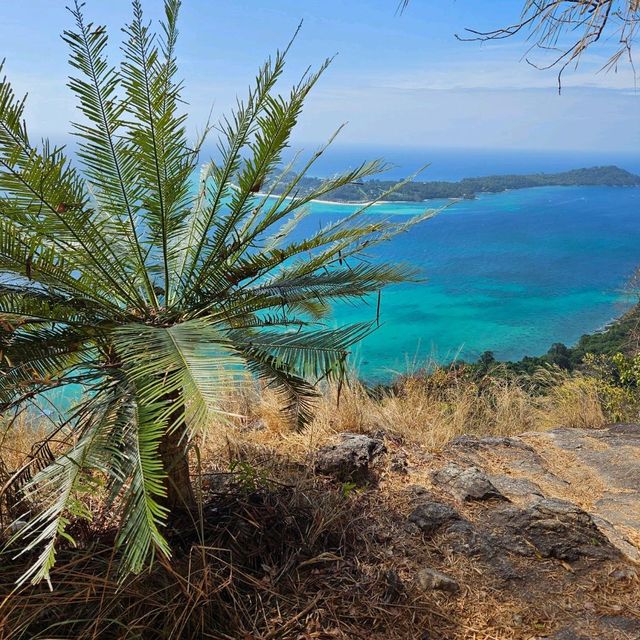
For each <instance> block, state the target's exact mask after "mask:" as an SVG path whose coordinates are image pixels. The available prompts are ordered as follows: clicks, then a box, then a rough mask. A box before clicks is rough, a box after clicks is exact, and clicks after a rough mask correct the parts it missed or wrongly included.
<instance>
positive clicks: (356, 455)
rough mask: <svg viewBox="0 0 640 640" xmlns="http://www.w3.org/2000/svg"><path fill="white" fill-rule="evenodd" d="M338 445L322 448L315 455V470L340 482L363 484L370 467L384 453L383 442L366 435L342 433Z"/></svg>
mask: <svg viewBox="0 0 640 640" xmlns="http://www.w3.org/2000/svg"><path fill="white" fill-rule="evenodd" d="M340 437H341V441H340V442H339V443H338V444H333V445H329V446H326V447H322V448H321V449H319V450H318V452H317V454H316V462H315V470H316V472H317V473H320V474H323V475H329V476H333V477H335V478H337V479H338V480H340V481H342V482H348V481H353V482H364V481H366V480H367V478H368V476H369V470H370V465H371V464H372V463H373V462H374V461H375V460H376V459H377V458H378V457H380V456H381V455H382V454H383V453H385V452H386V447H385V446H384V442H383V441H382V440H380V439H377V438H371V437H369V436H366V435H360V434H354V433H343V434H341V436H340Z"/></svg>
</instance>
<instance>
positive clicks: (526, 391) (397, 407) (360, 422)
mask: <svg viewBox="0 0 640 640" xmlns="http://www.w3.org/2000/svg"><path fill="white" fill-rule="evenodd" d="M545 375H546V379H545V380H543V381H540V380H539V381H537V383H536V386H535V387H534V386H533V385H532V383H531V381H520V380H513V379H507V378H502V377H498V376H492V375H488V376H485V377H483V378H480V379H474V378H472V377H470V376H468V375H467V374H466V373H465V372H464V370H462V371H461V370H459V369H453V368H452V369H436V370H435V371H434V372H433V373H431V374H429V375H416V376H408V377H405V378H402V379H400V380H399V381H398V382H397V383H396V384H395V385H394V386H393V387H392V388H390V389H386V390H383V391H377V392H376V393H375V394H373V393H371V392H370V391H368V390H367V389H366V388H365V386H363V385H362V384H361V383H359V382H357V381H355V382H351V383H350V384H349V385H344V386H343V387H342V388H341V389H340V393H339V394H338V389H337V387H336V386H335V385H328V386H325V388H324V389H323V393H322V396H321V397H320V398H319V400H318V405H317V410H316V417H315V420H314V421H313V423H312V424H311V426H310V427H309V428H308V429H307V430H305V431H304V432H302V433H297V432H295V431H294V430H292V429H291V427H290V425H288V424H287V423H286V422H284V421H283V420H282V416H281V414H280V411H279V400H278V398H277V397H276V396H275V395H274V394H273V393H272V392H270V391H269V390H268V389H262V390H261V389H258V388H256V387H255V386H254V385H250V384H247V385H246V387H245V388H244V389H241V390H239V391H238V392H237V394H236V395H235V396H234V397H232V398H230V399H229V401H228V403H227V407H226V408H227V409H228V410H229V411H230V412H232V413H237V414H241V415H244V418H242V419H239V420H237V421H236V428H235V429H231V430H229V428H228V425H222V424H220V425H214V426H213V427H212V430H211V432H210V433H209V434H208V435H207V437H206V440H205V442H204V443H203V447H204V454H203V457H204V458H212V457H215V456H216V455H218V454H219V451H220V449H221V447H229V446H241V445H242V444H243V443H244V444H247V443H250V444H251V445H253V446H262V447H267V448H274V449H275V450H277V451H278V452H280V453H281V454H284V455H287V456H289V457H291V458H293V459H296V460H298V461H304V460H306V459H307V458H308V456H309V455H310V454H311V452H312V451H313V450H314V449H315V448H317V447H318V446H320V445H323V444H325V443H327V442H330V441H331V440H332V439H333V438H334V437H335V436H336V434H338V433H342V432H351V433H361V432H372V431H377V430H382V431H384V432H385V433H387V434H389V435H392V436H394V437H397V438H401V439H402V440H403V441H405V442H407V443H412V444H417V445H420V446H421V447H425V448H426V449H428V450H429V451H438V450H440V449H441V448H442V447H443V446H444V445H446V443H447V442H449V441H450V440H451V439H452V438H454V437H456V436H460V435H463V434H477V435H517V434H519V433H523V432H525V431H546V430H548V429H551V428H554V427H557V426H560V425H562V426H571V427H580V428H600V427H602V426H604V425H605V424H606V422H607V417H606V414H605V411H604V409H603V406H602V400H601V398H600V396H599V394H598V389H597V386H596V384H595V383H594V382H593V380H592V379H590V378H587V377H583V376H579V375H573V376H570V375H568V374H563V373H561V372H555V373H552V374H549V373H547V374H545ZM541 382H542V384H541ZM541 389H542V392H541Z"/></svg>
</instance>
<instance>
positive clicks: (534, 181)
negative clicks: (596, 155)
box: [267, 166, 640, 203]
mask: <svg viewBox="0 0 640 640" xmlns="http://www.w3.org/2000/svg"><path fill="white" fill-rule="evenodd" d="M323 181H324V180H323V179H322V178H312V177H304V178H302V179H301V180H300V183H299V185H298V188H299V191H298V194H299V195H305V193H310V192H311V191H313V190H315V189H317V188H318V187H319V186H320V185H321V184H322V183H323ZM267 184H268V183H267ZM397 184H398V182H397V181H394V180H377V179H372V180H366V181H363V182H358V183H352V184H348V185H345V186H342V187H339V188H338V189H335V190H334V191H332V192H330V193H328V194H327V196H326V199H327V200H331V201H334V202H345V203H363V202H371V201H373V200H383V201H385V202H422V201H423V200H432V199H440V198H449V199H472V198H475V197H476V196H477V195H478V194H479V193H498V192H501V191H507V190H509V189H527V188H530V187H570V186H582V187H584V186H607V187H638V186H640V176H638V175H635V174H633V173H630V172H629V171H626V170H625V169H621V168H620V167H616V166H603V167H589V168H584V169H573V170H572V171H563V172H561V173H532V174H526V175H502V176H499V175H498V176H483V177H478V178H464V179H463V180H459V181H457V182H447V181H443V180H438V181H432V182H419V181H411V182H407V183H406V184H403V185H402V186H399V187H398V188H397V189H396V190H394V191H393V192H391V193H387V192H388V191H389V190H390V189H393V187H394V186H395V185H397ZM280 192H281V191H280V190H279V188H278V187H277V186H276V187H275V188H274V189H273V191H272V194H273V195H279V193H280Z"/></svg>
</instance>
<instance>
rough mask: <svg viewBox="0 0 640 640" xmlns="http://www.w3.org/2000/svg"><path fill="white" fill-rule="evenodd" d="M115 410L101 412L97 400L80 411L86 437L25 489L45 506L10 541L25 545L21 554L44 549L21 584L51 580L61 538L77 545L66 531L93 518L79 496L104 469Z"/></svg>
mask: <svg viewBox="0 0 640 640" xmlns="http://www.w3.org/2000/svg"><path fill="white" fill-rule="evenodd" d="M112 409H113V408H112V406H111V405H107V406H106V408H102V409H100V408H99V407H98V406H96V403H95V402H94V401H89V402H88V403H87V405H86V407H84V408H83V409H81V410H79V412H78V413H79V415H80V416H82V417H83V418H84V419H86V420H87V423H86V424H85V427H84V429H83V434H82V437H81V438H80V439H79V440H78V442H77V443H76V444H75V445H73V446H72V447H71V448H70V449H69V451H67V452H66V453H64V454H63V455H61V456H60V457H58V458H56V459H55V461H54V462H53V463H52V464H50V465H49V466H47V467H46V468H44V469H43V470H42V471H40V472H39V473H37V474H36V475H35V476H34V477H33V478H32V480H31V481H30V482H29V483H28V484H27V485H26V486H25V487H24V488H23V489H22V491H23V493H25V494H26V495H29V494H33V493H37V495H38V497H39V501H40V503H41V505H42V506H41V509H40V511H39V512H38V513H37V514H36V515H34V516H33V517H32V518H31V519H30V521H29V523H28V524H27V525H26V526H24V527H23V528H21V529H20V530H19V531H18V532H17V533H16V534H15V536H14V537H13V538H12V540H10V542H9V544H11V543H13V542H15V541H17V540H19V541H20V542H21V544H22V549H21V551H20V552H19V554H18V555H22V554H24V553H30V552H32V551H35V550H40V553H39V555H38V557H37V559H36V560H35V561H34V562H33V563H32V564H31V566H30V567H29V569H28V570H27V571H26V572H25V573H24V574H23V575H22V576H21V577H20V580H19V584H22V583H24V582H26V581H29V580H30V581H31V582H32V583H36V582H39V581H40V580H43V579H44V580H47V581H50V577H49V573H50V571H51V569H52V567H53V566H54V564H55V559H56V553H57V543H58V541H59V539H60V538H63V539H65V540H66V541H67V542H71V543H74V540H73V538H71V536H69V534H68V533H67V532H66V529H67V526H68V524H69V523H70V519H71V518H72V517H74V516H75V517H85V518H86V517H90V514H88V513H87V511H86V509H85V507H84V505H83V504H82V503H81V501H80V500H79V499H78V495H77V494H78V492H79V491H81V490H82V488H83V486H85V485H87V484H89V483H90V476H89V474H90V472H91V471H92V470H96V469H100V468H102V467H104V449H103V440H104V435H105V431H106V429H105V427H107V426H108V424H109V422H110V420H111V419H112V415H113V411H112Z"/></svg>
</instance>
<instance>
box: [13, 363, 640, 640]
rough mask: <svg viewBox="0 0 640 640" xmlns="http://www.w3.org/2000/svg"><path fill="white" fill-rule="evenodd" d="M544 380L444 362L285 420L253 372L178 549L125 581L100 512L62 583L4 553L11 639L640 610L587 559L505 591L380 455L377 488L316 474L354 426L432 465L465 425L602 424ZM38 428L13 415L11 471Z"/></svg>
mask: <svg viewBox="0 0 640 640" xmlns="http://www.w3.org/2000/svg"><path fill="white" fill-rule="evenodd" d="M543 382H544V384H542V385H538V386H537V387H536V388H532V387H531V386H529V385H528V384H525V383H523V382H520V381H518V380H507V379H501V378H499V377H497V376H496V377H492V376H488V377H486V378H481V379H472V378H471V377H469V376H466V375H464V372H461V371H459V370H454V369H451V370H448V369H440V370H436V371H435V373H434V374H433V375H429V376H426V375H423V376H420V375H416V376H411V377H407V378H404V379H402V380H400V381H398V383H397V384H396V385H395V386H394V387H393V388H392V389H388V390H386V391H384V392H378V393H375V394H373V393H371V392H370V391H369V390H367V389H366V388H365V387H364V386H363V385H361V384H359V383H352V384H351V385H348V386H345V387H344V388H343V389H342V390H341V393H340V394H338V389H337V388H336V387H335V386H327V387H326V388H325V389H324V392H323V395H322V396H321V397H320V398H319V401H318V407H317V413H316V418H315V420H314V422H313V424H312V425H310V427H309V428H308V429H307V430H305V431H304V432H296V431H295V430H292V429H291V427H290V425H288V424H286V423H285V422H284V421H283V420H282V418H281V414H280V412H279V403H278V399H277V397H275V396H274V394H273V393H272V392H271V391H269V390H268V389H261V388H259V387H257V386H255V385H254V384H252V383H250V382H247V384H246V385H244V386H243V387H242V388H240V389H238V390H237V392H236V393H235V394H233V396H230V397H229V398H227V400H226V408H227V409H228V410H229V411H230V412H231V413H235V414H238V415H241V416H243V417H242V418H236V419H234V423H233V424H232V425H231V426H229V425H228V424H226V425H223V424H213V425H212V426H211V429H210V430H209V431H208V433H207V434H206V437H203V438H202V439H201V441H200V442H199V454H200V456H199V464H198V465H197V472H199V477H200V478H201V481H200V484H199V486H200V489H201V491H202V494H201V495H202V499H203V504H204V505H205V509H204V511H203V514H202V519H201V521H200V522H199V526H198V527H196V530H197V533H194V528H193V527H191V526H190V527H188V528H185V529H184V530H179V529H175V530H173V531H172V532H171V538H172V548H173V549H174V557H173V559H172V561H171V562H161V563H159V564H157V565H156V566H155V567H154V569H153V571H151V572H149V573H145V574H142V575H140V576H137V577H134V578H133V579H128V580H127V581H125V582H124V583H119V582H118V559H117V557H114V556H113V553H112V551H111V547H110V546H109V542H110V540H111V541H112V540H113V536H114V534H115V532H114V530H112V529H110V528H109V525H108V524H107V523H106V521H105V520H101V521H96V522H95V523H94V524H93V525H92V526H90V527H89V528H84V529H82V530H77V531H74V535H75V537H76V538H77V540H78V542H79V545H80V550H79V551H75V550H71V549H66V550H65V549H63V550H62V552H61V554H60V562H59V566H58V567H57V568H56V570H55V571H54V574H53V580H54V585H55V589H54V591H53V592H51V593H50V592H49V591H48V590H47V589H46V587H44V586H37V587H27V588H23V589H21V590H20V591H19V593H14V594H13V595H11V591H12V589H13V588H14V581H15V579H16V578H17V577H18V576H19V575H20V574H21V573H22V572H23V571H24V565H23V564H22V563H16V562H14V561H12V560H11V559H10V555H9V554H7V553H4V554H0V565H2V566H3V569H2V571H1V572H0V640H23V639H27V638H28V639H29V640H31V639H34V640H35V639H36V638H43V639H44V638H48V639H53V638H78V639H80V640H89V639H91V640H93V639H96V638H101V639H102V638H105V639H106V640H110V639H112V638H113V639H114V640H115V639H116V638H117V639H118V640H120V639H123V640H124V639H127V640H128V639H131V640H133V639H136V640H146V639H147V638H153V639H155V638H161V639H167V640H173V639H176V640H177V639H179V638H213V639H216V640H218V639H219V640H230V639H232V640H272V639H275V638H280V639H282V640H311V639H315V640H331V639H334V640H335V639H344V640H347V639H349V640H350V639H358V638H363V639H364V638H367V639H371V640H404V639H407V638H412V639H413V638H442V639H443V640H444V639H450V640H467V639H469V638H473V639H475V640H490V639H500V640H506V639H507V638H511V639H514V640H516V639H517V640H521V639H522V640H524V639H529V638H531V637H533V636H536V635H544V632H547V631H549V632H554V631H555V630H557V629H558V628H559V627H558V624H559V622H558V621H559V620H564V619H571V617H572V616H577V617H578V619H579V618H580V616H581V615H583V616H584V615H591V613H590V612H591V611H592V610H591V609H589V610H585V611H582V609H581V607H582V605H583V601H584V600H585V598H588V602H589V603H591V604H590V605H589V606H593V607H596V609H597V610H598V611H602V613H603V614H609V613H612V612H613V611H616V610H617V608H619V607H624V611H625V612H627V613H629V612H631V613H632V614H633V615H636V614H638V615H640V612H638V611H637V602H638V598H637V596H638V592H639V587H640V585H639V584H638V581H637V580H636V581H632V582H629V583H624V584H620V583H614V582H609V581H608V578H607V575H608V574H607V571H609V568H607V567H603V568H601V569H597V570H594V571H595V573H593V574H591V575H593V576H594V580H596V582H594V583H593V584H591V585H589V584H585V583H584V581H581V580H578V579H577V578H576V577H575V576H574V575H573V574H571V573H570V572H568V571H567V569H566V568H563V567H561V566H558V565H557V564H556V565H552V564H548V563H543V564H541V565H539V566H538V565H536V566H535V567H533V566H532V567H527V571H529V570H530V571H533V572H536V571H538V572H539V575H538V576H537V577H536V576H534V579H532V580H531V584H532V585H534V590H533V591H532V590H531V589H527V590H525V591H523V592H522V593H519V592H518V591H517V590H515V591H510V590H506V591H505V588H504V585H500V584H498V583H496V581H495V579H494V578H492V577H491V575H490V574H488V573H487V571H486V567H484V566H483V565H482V564H479V563H478V562H477V561H476V560H475V559H472V558H467V557H461V556H459V555H452V553H451V552H450V550H449V549H448V548H447V546H446V544H444V543H441V542H439V541H438V540H437V539H435V540H430V541H427V540H424V539H423V538H422V536H421V535H420V534H418V535H416V534H415V532H414V533H410V532H407V529H406V522H407V520H406V518H407V514H408V512H409V511H410V509H411V501H410V498H409V497H408V492H407V490H406V484H407V482H408V480H407V479H406V476H402V475H398V474H394V473H391V472H390V471H389V469H386V468H385V469H383V470H382V477H381V478H380V482H379V484H378V485H377V486H376V485H372V486H371V487H368V488H365V489H362V490H358V491H355V492H352V493H351V492H349V493H348V494H346V495H345V493H344V492H343V487H341V486H340V485H339V484H335V483H331V482H329V481H327V480H323V479H321V478H317V477H314V476H313V475H312V474H310V472H309V469H310V465H309V462H310V460H311V458H312V455H313V452H314V451H315V450H316V449H317V447H319V446H321V445H323V444H325V443H327V442H330V441H331V440H332V439H334V438H335V437H336V435H337V434H338V433H340V432H345V431H349V432H368V433H371V432H376V431H384V432H385V433H386V434H387V436H389V437H388V438H387V443H388V446H389V447H390V449H391V451H390V456H389V457H391V456H393V455H396V454H398V453H401V452H406V453H408V454H409V455H410V456H413V455H415V456H416V457H417V459H418V460H419V462H418V465H420V464H424V466H425V474H427V475H428V472H429V468H428V467H430V463H429V462H428V455H427V457H423V452H424V453H426V454H428V453H429V452H431V453H434V454H435V456H436V457H439V453H438V452H439V450H440V449H441V448H442V447H443V445H445V444H446V443H447V442H448V441H449V440H450V439H451V438H452V437H455V436H457V435H461V434H464V433H472V434H478V435H487V434H491V435H510V434H517V433H521V432H524V431H533V430H545V429H548V428H550V427H554V426H558V425H561V424H562V425H566V426H580V427H589V428H593V427H598V426H601V425H602V424H603V423H604V421H605V413H604V411H603V409H602V406H601V403H600V399H599V397H598V394H597V389H596V388H595V386H594V385H592V384H591V382H590V381H589V380H588V379H586V378H581V377H569V376H562V375H559V374H555V376H554V377H552V378H549V379H547V380H546V381H543ZM541 389H542V391H543V392H542V393H541ZM43 435H44V428H43V427H42V425H40V426H38V425H33V424H27V423H26V422H23V423H21V424H17V423H16V424H13V425H12V426H11V427H10V428H8V429H6V430H5V432H4V436H3V439H2V449H1V455H0V459H1V460H2V462H3V463H4V466H5V469H6V470H9V469H16V468H19V467H20V466H21V465H23V464H24V462H25V461H26V460H28V456H29V453H30V451H31V450H32V447H33V445H34V444H35V443H37V442H38V440H39V439H41V438H42V437H43ZM396 449H397V451H396ZM238 461H240V463H241V464H240V465H239V466H238V465H237V463H238ZM233 463H236V466H235V467H233V472H231V469H230V465H232V464H233ZM425 477H426V476H425ZM419 478H420V474H417V475H416V474H414V476H412V480H411V481H412V482H416V479H417V480H418V481H419ZM466 515H467V517H471V518H472V517H473V516H472V514H466ZM25 562H28V558H26V559H25ZM424 566H430V567H434V568H437V569H440V570H443V571H445V572H447V573H448V574H450V575H452V576H453V577H454V578H456V579H457V580H458V581H459V582H460V584H461V585H463V589H462V591H461V593H460V595H459V596H457V597H451V596H450V595H447V594H442V593H437V592H424V591H422V590H421V589H420V588H419V587H418V586H417V584H416V579H415V577H416V574H417V572H418V571H419V570H420V568H421V567H424ZM532 575H533V574H532ZM552 583H553V584H558V585H562V586H558V589H559V592H558V593H560V591H562V597H560V596H558V598H557V599H550V598H549V597H548V593H547V591H546V589H548V585H549V584H552ZM535 585H538V586H539V587H540V589H541V591H540V593H538V592H537V591H536V590H535V589H536V588H537V587H535ZM545 585H546V586H545ZM3 596H4V597H5V599H4V600H2V598H3ZM532 602H534V603H535V606H532ZM586 631H588V628H587V627H585V632H586ZM587 637H590V636H588V635H587ZM620 637H621V638H622V637H625V636H620Z"/></svg>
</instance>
